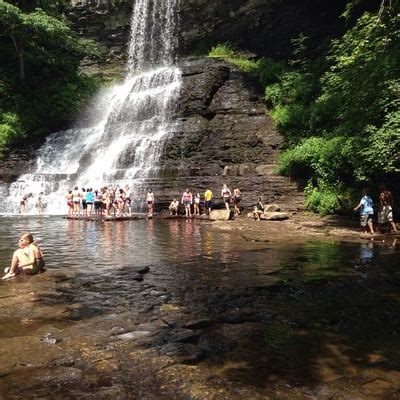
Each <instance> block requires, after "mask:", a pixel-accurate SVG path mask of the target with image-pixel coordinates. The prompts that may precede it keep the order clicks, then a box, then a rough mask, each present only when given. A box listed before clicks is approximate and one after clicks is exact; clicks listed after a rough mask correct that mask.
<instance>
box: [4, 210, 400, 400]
mask: <svg viewBox="0 0 400 400" xmlns="http://www.w3.org/2000/svg"><path fill="white" fill-rule="evenodd" d="M232 224H234V222H233V223H232ZM232 226H235V225H232ZM24 231H29V232H31V233H33V235H34V237H35V239H36V240H37V241H38V242H39V244H40V245H41V247H42V248H43V251H44V253H45V256H46V263H47V268H48V272H47V273H45V274H44V275H38V276H34V277H29V276H18V277H17V278H16V279H13V280H10V281H7V282H1V284H0V285H1V289H0V305H1V308H0V310H1V311H0V341H2V342H3V345H4V346H6V348H7V352H6V353H5V354H4V355H3V356H0V394H5V395H9V394H10V393H11V394H12V395H13V396H14V397H15V398H20V397H21V398H23V396H26V394H27V393H31V390H32V388H36V389H37V391H38V392H37V393H39V394H40V395H43V396H44V398H46V396H47V395H49V394H50V393H56V392H57V390H61V389H60V388H63V390H72V389H71V387H70V386H69V383H68V382H69V381H70V380H71V379H72V380H73V379H75V378H73V376H75V375H73V376H72V375H68V374H66V375H65V374H64V372H63V374H64V375H62V376H61V378H57V373H58V372H59V371H58V370H55V369H54V365H55V364H54V363H55V361H54V360H58V359H59V358H60V357H62V356H63V354H64V353H65V352H71V354H73V355H74V357H77V358H78V359H81V357H83V356H82V355H81V356H79V357H78V356H77V354H78V355H79V354H81V352H83V354H97V353H96V352H97V351H99V350H98V349H99V348H103V347H104V348H111V346H116V345H115V343H119V342H118V341H117V342H115V337H114V336H110V333H109V332H110V330H116V332H119V329H121V332H128V335H127V338H128V340H133V339H132V338H136V337H140V335H143V334H144V333H143V331H146V330H149V329H150V330H151V331H152V330H154V332H155V333H154V334H153V333H152V334H151V335H152V336H151V339H147V342H145V345H144V348H146V349H151V352H152V353H151V354H152V355H151V357H156V359H158V357H166V355H168V357H176V359H177V361H176V363H177V364H176V365H180V367H179V368H181V370H180V372H179V373H180V374H185V373H190V374H194V375H193V376H195V377H193V376H192V377H191V379H194V383H193V385H194V386H195V385H196V384H199V382H200V381H201V379H203V378H202V377H203V376H208V377H209V376H213V377H214V378H213V379H215V382H217V383H215V385H214V386H213V385H211V384H210V385H211V386H210V390H214V389H215V390H216V392H218V390H225V391H227V392H226V393H228V394H227V396H228V397H220V398H230V399H236V398H238V399H239V398H241V397H243V396H242V395H240V394H237V393H247V394H246V396H248V397H247V398H264V397H263V396H274V395H275V396H276V395H277V393H278V394H279V393H281V395H282V392H280V391H282V390H284V391H286V392H285V396H286V395H287V396H286V397H281V398H304V396H306V395H310V396H311V395H314V396H317V397H316V398H319V397H318V396H319V394H318V393H319V392H318V390H322V389H321V388H322V386H321V385H325V386H323V388H324V390H325V389H327V388H329V390H336V389H337V388H339V389H338V390H341V392H340V393H342V394H343V393H345V394H346V393H347V394H348V393H350V392H349V390H350V389H351V390H355V392H354V393H356V392H357V391H358V390H363V386H362V385H363V384H362V383H360V382H361V380H362V377H363V376H366V375H365V374H367V372H368V374H372V372H371V371H372V369H373V368H375V369H374V371H376V372H374V374H375V375H374V374H372V375H374V376H373V378H371V377H369V378H371V379H369V380H368V382H370V381H373V382H375V381H376V379H378V378H379V376H380V375H379V374H381V373H383V372H382V371H384V372H385V374H386V375H387V377H386V378H385V379H388V381H387V382H386V381H385V382H386V383H385V384H384V385H383V384H382V383H381V382H380V381H377V382H378V384H376V385H375V384H371V385H369V386H366V387H367V388H368V390H369V391H372V392H371V393H372V397H371V398H380V396H381V395H382V393H383V394H385V395H386V394H388V393H389V395H393V394H396V393H398V391H397V390H399V388H397V387H396V384H395V382H396V380H397V375H396V373H397V371H398V370H399V369H400V364H399V363H398V360H399V359H400V349H398V346H397V345H396V344H395V343H396V338H397V335H398V332H399V331H400V320H399V317H398V314H399V313H398V312H397V311H398V302H399V291H398V287H399V283H400V275H399V271H398V260H399V244H398V243H397V241H396V240H395V239H389V240H388V241H385V242H372V241H366V242H363V243H346V242H340V241H336V240H328V239H326V240H310V239H309V238H304V239H302V238H301V237H299V238H298V241H295V242H293V241H291V242H290V243H285V240H284V238H282V239H280V240H279V238H278V240H275V239H276V238H275V239H274V240H271V241H266V242H258V241H252V240H248V239H246V238H245V237H244V236H243V235H242V234H241V233H240V231H239V230H238V231H235V230H234V231H229V232H226V231H221V230H219V229H216V228H215V225H213V224H211V223H209V222H199V221H194V220H157V219H155V220H149V221H147V220H135V221H121V222H95V221H92V222H90V221H74V220H72V221H71V220H66V219H61V218H59V217H42V218H38V217H18V218H9V217H3V218H2V219H1V224H0V265H1V266H6V265H8V263H9V261H10V257H11V254H12V251H13V250H14V249H15V248H17V241H18V238H19V235H20V234H21V233H22V232H24ZM144 267H148V272H146V273H145V274H143V275H142V277H143V280H142V281H140V280H139V281H137V280H136V279H137V277H138V273H137V271H138V270H140V269H143V268H144ZM119 316H121V317H119ZM143 324H144V325H143ZM140 326H145V328H140ZM94 327H95V329H94ZM182 329H183V330H182ZM188 331H189V332H188ZM372 331H373V332H374V335H371V332H372ZM49 332H50V333H52V334H54V335H59V336H60V337H62V341H61V342H60V343H57V344H56V346H53V347H51V346H52V345H51V343H48V340H50V341H51V340H52V339H51V338H50V339H49V338H48V337H47V336H46V335H47V334H48V333H49ZM129 332H130V333H129ZM152 332H153V331H152ZM193 332H194V333H193ZM110 338H111V339H110ZM177 338H178V339H177ZM26 340H28V341H30V342H31V343H35V345H34V346H30V347H29V348H28V350H22V351H21V349H25V347H24V343H25V342H24V341H26ZM121 340H125V339H121ZM135 340H136V339H135ZM135 340H133V342H134V343H135V345H137V342H136V341H135ZM129 343H130V342H129ZM177 343H178V344H177ZM46 346H47V347H46ZM57 346H58V347H57ZM171 346H172V347H171ZM177 346H178V347H177ZM139 347H140V346H139ZM43 349H44V350H45V352H43ZM71 349H73V350H71ZM89 349H90V350H89ZM113 349H114V350H113V351H112V352H111V353H110V354H108V355H107V357H109V358H107V359H112V360H113V362H115V363H118V365H119V370H118V372H112V373H111V372H109V371H105V372H104V374H103V375H104V376H103V375H102V379H103V380H104V382H108V383H107V385H106V386H107V388H108V387H109V386H110V385H111V384H110V380H115V379H119V380H120V381H119V384H120V385H122V386H124V388H125V389H124V390H127V391H128V392H129V393H130V392H131V391H132V393H133V392H134V391H135V390H139V389H138V387H139V386H138V385H137V384H135V385H133V383H132V380H131V381H129V380H127V381H126V382H125V379H126V377H127V376H128V375H129V374H133V372H132V370H131V369H130V367H129V366H130V365H131V363H132V357H133V356H131V355H132V354H136V353H135V351H136V350H134V349H133V348H131V350H130V351H131V353H129V352H127V351H126V350H124V351H123V352H120V351H119V350H118V349H119V347H118V346H117V347H113ZM182 349H183V350H182ZM182 351H183V352H184V355H185V357H186V358H185V357H183V356H182V354H181V353H179V352H182ZM47 352H50V353H47ZM52 352H54V354H53V353H52ZM185 352H186V353H187V352H189V353H188V354H186V353H185ZM138 354H139V353H138ZM146 354H147V355H146V356H145V357H144V358H142V359H141V358H140V357H139V356H138V355H137V356H135V357H134V359H135V360H136V362H139V361H137V360H139V359H140V360H141V361H140V362H142V367H143V365H145V366H146V368H150V367H149V365H150V364H151V363H152V358H151V357H150V356H149V354H148V353H146ZM85 357H86V356H85ZM87 357H88V358H90V357H92V356H90V357H89V356H87ZM96 357H97V356H96ZM96 357H95V356H93V359H91V361H90V363H89V361H87V362H86V364H85V363H82V362H81V361H79V362H78V361H74V360H72V361H71V363H72V364H71V365H73V368H71V369H69V370H68V371H69V372H70V371H72V372H71V374H77V375H76V376H81V375H79V374H81V371H83V372H82V373H83V374H84V376H85V377H86V378H85V379H86V380H85V379H81V378H79V379H78V381H79V383H77V382H75V383H74V385H75V386H74V390H76V391H77V392H76V393H77V394H76V396H75V395H74V394H71V396H70V397H71V398H79V396H82V394H84V393H86V392H85V390H86V389H85V388H87V387H88V385H89V383H88V382H89V381H90V379H92V378H89V377H91V376H92V375H91V372H90V371H91V369H90V368H93V365H97V364H96V363H97V362H98V361H96V360H95V358H96ZM130 357H131V358H130ZM182 357H183V358H182ZM371 360H372V361H371ZM63 362H65V361H57V363H63ZM68 363H70V361H68ZM187 364H189V365H191V366H192V365H196V369H193V368H192V369H189V370H186V369H185V368H186V367H185V365H187ZM57 365H58V364H57ZM160 365H161V364H160ZM78 366H79V368H78ZM124 366H125V367H124ZM38 368H45V369H46V371H47V373H48V379H52V380H54V384H53V386H51V385H50V386H51V388H50V387H49V388H47V386H46V385H45V386H43V383H42V382H41V380H40V379H39V378H38V379H36V378H35V377H34V375H31V372H32V371H37V370H38ZM126 368H128V369H126ZM143 368H144V367H143ZM152 368H153V367H152ZM29 371H30V372H29ZM57 371H58V372H57ZM96 371H97V370H96ZM187 371H189V372H187ZM348 371H351V374H352V375H351V376H352V377H353V378H352V379H353V380H351V381H350V380H349V379H350V378H349V376H348V374H349V372H348ZM153 372H154V371H153ZM98 373H99V372H98V371H97V372H96V373H95V374H98ZM158 373H161V372H160V371H158ZM163 373H164V372H163ZM19 374H20V375H19ZM204 374H205V375H204ZM38 376H39V377H40V374H39V375H38ZM71 376H72V377H71ZM1 377H3V378H1ZM388 377H389V378H390V379H389V378H388ZM2 379H3V380H2ZM132 379H133V377H132ZM160 379H161V378H160ZM162 379H165V381H164V383H163V382H161V383H160V386H159V387H157V388H156V387H155V386H154V385H155V384H154V382H153V383H151V384H149V383H148V382H147V383H146V380H145V379H144V380H143V383H142V389H141V390H144V391H145V392H146V393H150V394H149V397H148V398H151V399H152V398H174V397H173V396H172V395H171V396H169V395H165V396H164V397H157V396H160V395H159V393H160V392H159V390H160V387H162V386H163V385H164V387H168V388H169V389H168V390H172V391H174V390H175V389H176V387H174V385H178V384H173V383H172V382H173V381H169V379H168V378H162ZM162 379H161V380H162ZM196 379H197V380H198V381H196ZM204 379H206V378H204ZM208 379H209V378H207V379H206V381H207V380H208ZM363 379H364V378H363ZM196 382H197V383H196ZM331 382H335V384H334V385H333V386H332V383H331ZM2 385H3V386H2ZM7 385H8V386H7ZM10 385H11V386H12V387H14V389H13V390H14V391H13V390H11V391H10V389H9V387H11V386H10ZM19 385H20V386H19ZM285 385H286V386H285ZM335 385H336V386H335ZM382 385H383V386H384V387H383V389H382ZM385 385H386V386H385ZM89 386H90V385H89ZM4 387H7V389H4ZM15 387H20V389H18V390H17V389H15ZM2 388H3V389H2ZM174 388H175V389H174ZM282 388H283V389H282ZM288 388H290V390H289V389H288ZM293 388H296V391H297V392H296V393H297V394H296V395H295V394H294V392H293V393H292V392H291V391H293V390H294V389H293ZM300 388H301V389H300ZM36 389H35V390H36ZM39 389H40V390H39ZM292 389H293V390H292ZM97 390H100V389H99V385H98V386H96V387H95V388H93V389H92V392H91V393H96V391H97ZM107 390H109V389H107ZM115 390H116V393H117V395H121V397H120V398H129V396H127V397H124V396H123V395H122V394H121V393H122V392H121V393H120V392H119V390H120V389H118V388H116V389H115ZM365 390H366V389H365ZM54 391H56V392H54ZM374 391H375V392H374ZM89 392H90V391H89ZM57 393H58V392H57ZM60 393H63V392H62V391H61V392H60ZM68 393H69V392H68ZM71 393H72V392H71ZM74 393H75V392H74ZM135 393H136V392H135ZM156 393H157V394H156ZM310 393H311V394H310ZM329 393H330V392H329ZM351 393H353V392H351ZM369 393H370V392H365V393H364V395H365V396H364V398H369V397H368V396H369ZM40 395H38V396H39V397H37V398H41V397H40ZM375 395H376V397H374V396H375ZM19 396H20V397H19ZM249 396H250V397H249ZM257 396H261V397H257ZM350 397H351V395H350ZM68 398H69V397H68ZM88 398H89V397H88ZM138 398H140V396H139V397H138ZM182 398H191V397H182ZM199 398H203V397H199ZM205 398H206V397H205ZM209 398H218V397H209Z"/></svg>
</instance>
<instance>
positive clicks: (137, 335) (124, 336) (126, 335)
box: [117, 331, 153, 340]
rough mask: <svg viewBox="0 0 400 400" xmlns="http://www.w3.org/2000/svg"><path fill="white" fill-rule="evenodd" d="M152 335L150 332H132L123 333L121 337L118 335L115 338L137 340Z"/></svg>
mask: <svg viewBox="0 0 400 400" xmlns="http://www.w3.org/2000/svg"><path fill="white" fill-rule="evenodd" d="M152 334H153V333H152V332H150V331H134V332H127V333H123V334H122V335H118V336H117V337H118V338H119V339H121V340H137V339H141V338H144V337H148V336H151V335H152Z"/></svg>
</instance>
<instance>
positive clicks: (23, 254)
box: [2, 233, 45, 280]
mask: <svg viewBox="0 0 400 400" xmlns="http://www.w3.org/2000/svg"><path fill="white" fill-rule="evenodd" d="M18 246H19V249H17V250H15V251H14V254H13V257H12V260H11V265H10V268H6V270H5V272H6V274H5V275H4V276H3V278H2V279H4V280H5V279H9V278H14V277H15V276H16V275H17V274H19V273H22V272H24V273H26V274H29V275H34V274H37V273H41V272H44V271H45V262H44V256H43V253H42V251H41V249H40V247H39V246H38V245H37V244H36V243H35V242H34V241H33V236H32V234H30V233H24V234H22V235H21V237H20V238H19V241H18Z"/></svg>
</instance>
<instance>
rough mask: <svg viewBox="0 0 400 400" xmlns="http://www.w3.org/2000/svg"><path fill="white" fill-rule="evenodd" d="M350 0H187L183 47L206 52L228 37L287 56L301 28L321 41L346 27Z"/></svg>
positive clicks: (260, 52) (268, 53)
mask: <svg viewBox="0 0 400 400" xmlns="http://www.w3.org/2000/svg"><path fill="white" fill-rule="evenodd" d="M346 3H347V1H345V0H336V1H321V0H303V1H298V0H286V1H281V0H217V1H209V0H183V1H182V3H181V8H182V11H181V15H182V17H181V25H182V50H183V53H184V54H192V53H193V51H199V52H203V53H204V52H205V53H206V52H207V51H209V49H210V48H211V46H212V45H215V44H218V43H224V42H230V43H232V44H233V45H235V46H237V47H239V48H241V49H243V50H247V51H248V50H250V51H252V52H254V53H256V54H257V55H262V56H270V57H281V58H287V57H289V56H290V55H291V52H292V45H291V40H292V39H294V38H296V37H298V36H299V34H300V33H303V34H304V35H305V36H308V37H310V39H311V44H313V45H314V46H318V45H319V44H320V43H321V42H323V41H324V39H326V38H330V37H333V36H336V35H338V34H339V33H341V32H342V29H343V25H342V21H341V20H340V19H339V17H340V15H341V14H342V13H343V11H344V10H345V7H346Z"/></svg>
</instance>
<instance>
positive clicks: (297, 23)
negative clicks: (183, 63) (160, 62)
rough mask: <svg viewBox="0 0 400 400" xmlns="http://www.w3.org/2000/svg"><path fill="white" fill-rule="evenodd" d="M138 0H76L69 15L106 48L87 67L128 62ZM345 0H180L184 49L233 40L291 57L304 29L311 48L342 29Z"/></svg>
mask: <svg viewBox="0 0 400 400" xmlns="http://www.w3.org/2000/svg"><path fill="white" fill-rule="evenodd" d="M133 2H134V0H123V1H120V2H116V3H114V4H112V5H111V4H109V3H106V2H104V1H99V2H96V1H87V0H82V1H80V2H74V4H73V7H72V8H71V10H70V12H69V13H68V15H67V17H68V19H69V20H70V21H71V24H72V26H73V28H74V29H75V30H77V31H78V32H80V33H81V34H82V35H83V36H84V37H86V38H90V39H93V40H94V41H95V42H97V43H98V44H99V45H100V46H101V47H102V48H103V49H104V57H103V58H102V59H101V60H90V59H87V60H86V62H85V63H84V65H83V67H84V68H85V70H86V71H90V72H92V73H98V74H103V75H107V74H108V75H110V74H111V75H113V74H115V73H118V68H117V67H118V66H121V65H124V59H125V55H126V44H127V42H128V37H129V31H130V24H131V21H130V18H131V12H132V4H133ZM345 5H346V0H336V1H332V2H325V1H321V0H304V1H301V2H299V1H297V0H286V1H282V0H216V1H210V0H181V11H180V26H181V30H180V43H181V54H182V55H183V56H187V55H193V54H207V53H208V52H209V50H210V49H211V47H212V46H213V45H215V44H218V43H224V42H230V43H232V44H233V45H234V46H236V47H238V48H239V49H241V50H243V51H247V52H249V51H250V52H252V53H255V54H256V55H258V56H269V57H279V58H287V57H290V55H291V52H292V50H293V48H292V44H291V41H292V39H294V38H296V37H298V35H299V34H300V33H303V34H304V35H305V36H308V37H309V38H310V42H309V45H310V47H311V48H313V47H318V46H319V45H320V44H321V43H323V42H324V41H325V39H327V38H331V37H334V36H337V35H338V34H340V33H341V32H342V31H343V28H344V23H343V19H340V18H339V17H340V15H341V14H342V13H343V11H344V9H345Z"/></svg>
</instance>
